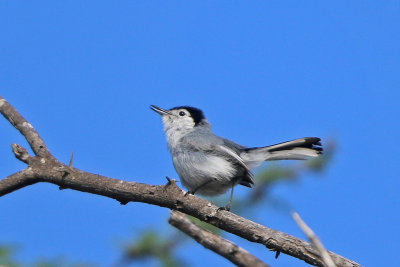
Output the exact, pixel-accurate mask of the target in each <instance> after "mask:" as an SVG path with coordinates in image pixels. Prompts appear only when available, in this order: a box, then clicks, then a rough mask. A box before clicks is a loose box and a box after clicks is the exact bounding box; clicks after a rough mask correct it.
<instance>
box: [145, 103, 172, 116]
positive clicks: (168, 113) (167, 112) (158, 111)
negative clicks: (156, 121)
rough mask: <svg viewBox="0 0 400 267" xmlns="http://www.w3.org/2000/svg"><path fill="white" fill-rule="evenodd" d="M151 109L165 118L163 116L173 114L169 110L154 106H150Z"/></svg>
mask: <svg viewBox="0 0 400 267" xmlns="http://www.w3.org/2000/svg"><path fill="white" fill-rule="evenodd" d="M150 109H152V110H154V111H155V112H157V113H158V114H160V115H161V116H163V115H171V113H170V112H169V111H168V110H165V109H162V108H159V107H157V106H154V105H150Z"/></svg>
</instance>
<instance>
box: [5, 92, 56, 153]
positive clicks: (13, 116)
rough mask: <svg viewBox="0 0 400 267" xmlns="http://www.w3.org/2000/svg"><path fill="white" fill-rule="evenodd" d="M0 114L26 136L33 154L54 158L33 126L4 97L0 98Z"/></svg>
mask: <svg viewBox="0 0 400 267" xmlns="http://www.w3.org/2000/svg"><path fill="white" fill-rule="evenodd" d="M0 113H1V114H3V116H4V118H6V119H7V120H8V121H9V122H10V123H11V124H12V125H13V126H14V127H15V129H17V130H18V131H20V133H21V134H22V135H23V136H25V138H26V140H27V141H28V144H29V146H30V147H31V148H32V151H33V153H35V155H37V156H40V157H53V156H52V155H51V154H50V152H49V150H48V149H47V147H46V145H45V143H44V142H43V139H42V138H41V137H40V136H39V134H38V133H37V132H36V131H35V129H34V128H33V127H32V125H31V124H30V123H29V122H27V121H26V120H25V119H24V118H23V117H22V116H21V115H20V114H19V113H18V111H17V110H15V108H13V107H12V106H11V105H10V104H9V103H8V102H7V101H6V100H5V99H4V98H3V97H1V96H0Z"/></svg>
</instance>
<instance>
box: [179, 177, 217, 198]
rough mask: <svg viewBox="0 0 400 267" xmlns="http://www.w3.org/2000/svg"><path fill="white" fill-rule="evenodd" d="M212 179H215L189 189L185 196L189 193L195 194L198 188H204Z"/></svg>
mask: <svg viewBox="0 0 400 267" xmlns="http://www.w3.org/2000/svg"><path fill="white" fill-rule="evenodd" d="M212 181H213V179H211V180H208V181H206V182H204V183H202V184H201V185H199V186H198V187H196V188H195V189H194V190H193V191H192V190H189V191H187V192H186V193H185V196H187V195H189V194H190V195H194V193H196V192H197V190H199V189H200V188H202V187H204V186H206V185H208V184H209V183H211V182H212Z"/></svg>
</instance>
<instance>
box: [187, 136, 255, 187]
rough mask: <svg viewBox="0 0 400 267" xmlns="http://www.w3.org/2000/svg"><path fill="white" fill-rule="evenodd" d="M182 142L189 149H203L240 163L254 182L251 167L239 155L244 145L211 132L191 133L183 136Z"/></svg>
mask: <svg viewBox="0 0 400 267" xmlns="http://www.w3.org/2000/svg"><path fill="white" fill-rule="evenodd" d="M182 144H184V145H185V146H186V148H187V149H189V150H194V151H202V152H204V153H210V154H214V155H220V156H223V157H225V158H227V159H228V160H230V161H232V162H235V163H238V164H239V165H240V166H242V167H243V168H244V169H245V170H246V171H247V172H248V173H249V176H250V178H249V179H250V181H251V182H252V183H253V181H252V179H251V176H252V175H253V174H252V172H251V170H250V168H249V167H248V166H247V164H246V163H245V162H244V160H243V159H242V158H241V157H240V156H239V153H240V151H241V149H242V148H243V147H242V146H240V145H238V144H236V143H234V142H232V141H230V140H228V139H223V138H221V137H218V136H216V135H214V134H212V133H210V132H202V133H199V132H197V133H191V134H188V135H186V136H185V137H183V138H182Z"/></svg>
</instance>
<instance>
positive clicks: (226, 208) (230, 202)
mask: <svg viewBox="0 0 400 267" xmlns="http://www.w3.org/2000/svg"><path fill="white" fill-rule="evenodd" d="M234 186H235V184H234V183H232V188H231V196H230V197H229V202H228V204H226V206H225V207H219V208H218V210H226V211H230V210H231V204H232V198H233V188H234Z"/></svg>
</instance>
